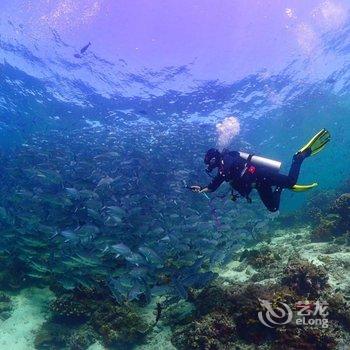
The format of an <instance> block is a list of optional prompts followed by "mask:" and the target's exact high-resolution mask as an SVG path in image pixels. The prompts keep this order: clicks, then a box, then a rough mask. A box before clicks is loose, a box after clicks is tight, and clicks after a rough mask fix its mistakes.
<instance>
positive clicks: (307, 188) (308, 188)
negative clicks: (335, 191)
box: [291, 182, 318, 192]
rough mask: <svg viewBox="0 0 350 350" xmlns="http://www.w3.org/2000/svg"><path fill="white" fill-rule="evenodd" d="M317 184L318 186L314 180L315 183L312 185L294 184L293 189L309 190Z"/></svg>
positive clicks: (296, 190)
mask: <svg viewBox="0 0 350 350" xmlns="http://www.w3.org/2000/svg"><path fill="white" fill-rule="evenodd" d="M316 186H318V183H317V182H314V183H313V184H310V185H294V186H293V187H292V188H291V190H292V191H294V192H305V191H308V190H311V189H312V188H315V187H316Z"/></svg>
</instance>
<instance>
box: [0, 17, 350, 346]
mask: <svg viewBox="0 0 350 350" xmlns="http://www.w3.org/2000/svg"><path fill="white" fill-rule="evenodd" d="M1 27H2V28H3V29H4V31H5V30H6V33H7V36H6V35H4V36H2V37H0V55H1V61H0V62H1V63H0V64H1V71H0V90H1V95H0V134H1V138H0V145H1V189H0V222H1V226H0V230H1V235H0V287H1V289H2V290H4V291H5V292H8V293H20V291H22V290H26V289H27V288H33V287H35V288H36V287H38V288H43V289H44V290H47V288H49V289H50V290H51V291H52V293H53V294H54V295H55V297H57V300H56V301H54V302H53V304H51V306H50V307H49V306H47V310H46V313H47V315H51V313H54V314H55V313H56V314H55V317H56V318H54V319H53V320H51V321H50V322H51V324H49V325H48V326H47V328H48V329H49V330H47V329H46V330H45V331H46V332H47V333H48V334H50V337H51V338H50V337H48V336H47V338H50V340H45V339H46V338H45V337H44V336H43V335H42V333H39V335H41V336H42V338H45V339H44V340H42V339H41V338H40V337H38V336H37V337H36V343H35V344H36V345H35V346H36V348H39V349H42V348H46V349H53V348H55V349H56V348H58V349H66V348H69V349H80V348H88V346H89V345H90V344H92V343H94V342H95V341H97V340H98V341H100V343H102V344H105V346H106V347H107V348H109V346H111V347H112V348H113V347H115V348H118V349H120V348H131V347H132V346H134V345H135V344H140V343H141V344H143V343H145V337H146V338H147V336H148V335H147V334H148V333H147V332H150V328H152V327H155V326H154V325H153V321H152V322H148V324H144V322H145V321H144V320H140V319H138V318H137V315H138V313H141V314H142V312H146V311H145V310H148V311H147V312H149V310H151V312H150V314H151V316H150V317H151V318H153V317H154V318H157V317H158V316H159V317H162V318H163V317H168V319H167V321H166V322H165V321H164V324H165V325H163V326H160V330H162V327H165V326H167V327H168V326H169V324H170V328H171V327H173V328H172V331H173V332H175V330H174V329H175V328H174V327H175V326H178V324H176V322H175V321H174V323H175V326H174V325H172V323H171V317H173V316H169V314H170V315H172V314H171V307H172V306H173V305H179V304H180V306H179V309H180V310H182V309H181V303H183V302H184V300H185V303H188V304H186V305H185V307H184V309H185V311H186V310H187V311H186V312H188V313H189V314H191V312H190V311H188V310H192V308H194V306H193V305H190V303H191V302H193V300H194V299H195V295H197V294H196V293H200V291H201V290H203V288H205V287H206V286H207V285H209V284H210V283H215V281H216V279H217V278H218V276H219V275H220V271H221V270H224V269H225V268H226V266H229V264H230V262H232V260H234V259H236V260H237V254H238V253H237V252H241V251H242V249H245V248H247V247H250V248H254V247H255V246H256V245H258V244H259V243H261V242H269V239H271V237H270V238H269V239H267V238H266V233H267V232H268V233H270V234H271V235H272V233H273V232H274V230H277V229H279V230H282V231H284V232H285V234H286V235H287V234H288V233H287V232H288V230H292V229H295V227H292V226H290V227H289V226H288V224H287V223H286V222H288V221H281V222H278V218H277V220H276V219H275V217H271V215H270V214H269V213H268V211H267V210H266V209H265V208H264V207H263V205H262V204H261V203H260V200H259V198H258V196H257V194H254V195H253V203H252V204H249V203H247V202H246V201H245V200H244V199H239V200H238V201H237V202H232V201H230V200H229V198H228V197H229V194H228V192H229V190H230V189H229V186H228V185H227V184H225V185H223V186H222V187H221V189H220V190H219V191H218V192H216V193H215V194H211V195H210V197H208V198H206V197H205V196H202V195H195V194H193V193H191V192H190V191H188V190H187V189H186V188H185V186H184V184H197V183H199V184H201V185H205V184H207V183H208V182H209V181H210V178H209V177H208V176H207V175H206V174H205V172H204V164H203V157H204V154H205V152H206V150H207V149H209V148H211V147H214V146H215V145H216V142H217V132H216V127H215V125H216V123H218V122H222V121H223V120H224V119H225V118H226V117H229V116H235V117H236V118H237V119H238V121H239V123H240V130H241V131H240V133H239V135H238V136H237V137H235V138H234V139H233V140H232V142H231V143H230V145H229V147H230V149H232V150H241V151H246V152H252V153H255V154H258V155H262V156H266V157H268V158H272V159H276V160H280V161H282V162H283V168H282V171H284V172H288V168H289V165H290V162H291V158H292V155H293V154H294V153H295V152H296V151H297V150H298V149H299V148H300V147H301V146H302V145H303V144H304V143H305V142H306V141H307V140H308V139H309V138H310V137H312V136H313V135H314V134H315V133H316V132H317V131H319V130H320V129H321V128H326V129H328V130H329V131H330V133H331V135H332V140H331V143H330V144H329V145H327V148H326V149H325V150H324V151H323V152H322V153H320V154H319V155H317V156H316V157H312V158H310V159H307V160H306V161H305V163H304V164H303V166H302V172H301V176H300V178H299V183H302V184H305V183H306V184H307V183H311V182H314V181H317V182H318V183H319V186H318V188H317V189H316V190H314V191H312V192H308V193H301V194H300V193H293V192H289V191H284V193H283V194H282V203H281V208H280V215H282V216H283V217H286V216H288V215H291V216H294V217H295V216H296V217H298V216H299V215H300V213H301V212H302V211H304V210H305V206H306V205H307V204H308V201H309V198H310V196H311V197H312V196H315V193H325V192H330V191H337V190H339V188H341V187H342V186H344V185H345V184H346V183H347V181H349V172H348V169H349V166H350V159H349V151H348V150H349V147H350V138H349V131H348V130H349V127H350V122H349V116H348V115H349V112H350V105H349V103H348V100H349V93H348V91H349V90H348V88H349V79H348V65H349V63H348V42H349V39H348V34H349V26H348V25H344V26H343V27H341V28H340V29H338V30H337V31H336V32H332V31H330V32H328V33H325V34H323V36H322V46H320V47H319V48H318V49H317V50H316V52H314V54H312V55H311V54H310V55H309V56H307V57H303V58H298V57H296V58H295V59H294V60H293V61H291V62H289V63H288V64H287V65H286V67H285V68H284V69H283V70H281V71H279V72H276V73H270V72H269V71H267V70H261V71H257V72H254V73H252V74H251V75H248V76H246V77H245V78H242V79H240V80H237V81H235V82H231V83H224V82H220V81H201V82H198V81H195V82H193V81H191V79H190V78H191V77H190V75H191V73H190V65H188V66H182V67H176V66H174V67H167V68H164V69H163V70H161V71H151V70H146V69H145V70H144V71H143V72H142V73H140V72H139V73H132V72H131V71H128V70H127V67H126V65H125V64H124V63H123V62H122V61H121V60H119V61H118V62H117V63H115V62H114V63H112V62H109V61H106V60H105V59H103V58H102V57H99V56H98V55H96V54H94V53H93V51H89V52H88V53H87V54H86V56H83V57H82V58H81V59H77V58H76V57H74V55H73V53H74V52H76V51H77V50H76V48H73V47H71V46H70V45H69V44H67V43H65V42H63V41H62V40H61V38H60V36H59V35H58V34H57V33H55V32H53V33H52V37H51V41H50V50H49V52H48V53H47V56H45V55H43V54H42V52H40V50H37V49H36V47H35V41H34V43H33V42H32V43H30V44H28V45H26V44H25V43H24V42H22V41H21V38H22V39H23V38H25V33H23V29H22V28H21V27H20V26H19V25H18V24H11V23H9V22H7V21H2V22H1ZM14 33H17V34H18V33H19V34H18V35H19V37H18V38H16V40H13V38H14V37H15V34H14ZM11 34H12V35H13V36H12V37H11ZM174 81H176V83H174ZM274 219H275V220H274ZM303 220H306V221H301V220H300V222H299V224H300V225H302V224H303V225H305V226H309V225H311V222H312V218H310V221H308V217H307V216H306V219H305V217H304V218H303ZM297 221H298V220H297ZM276 222H277V223H276ZM240 249H241V250H240ZM259 249H260V248H259ZM220 269H221V270H220ZM258 275H259V272H258ZM45 288H46V289H45ZM48 298H49V297H48ZM52 298H54V297H52V295H50V300H51V299H52ZM203 298H204V297H203ZM159 300H161V310H160V309H157V306H156V303H157V302H159ZM87 303H88V304H89V306H87V305H86V304H87ZM103 303H105V304H106V305H104V304H103ZM102 304H103V305H102ZM125 305H126V306H125ZM194 305H196V306H197V308H199V307H198V300H197V304H196V303H194ZM134 308H136V311H135V310H134ZM71 309H73V310H74V311H72V313H73V316H72V313H69V312H71ZM140 310H143V311H140ZM153 310H155V314H153V313H152V312H153ZM157 310H160V311H159V314H158V316H157V312H158V311H157ZM162 310H167V312H168V314H167V315H168V316H162V315H161V311H162ZM169 310H170V311H169ZM185 311H184V314H185V316H181V317H183V318H184V319H186V320H187V318H186V317H187V316H188V315H187V313H186V312H185ZM164 312H165V311H164ZM44 313H45V312H44ZM179 313H181V312H180V311H179ZM116 314H118V315H119V319H118V320H117V321H115V320H113V321H111V317H113V315H116ZM111 315H112V316H111ZM177 316H178V315H177ZM174 317H175V316H174ZM178 317H180V316H178ZM191 317H192V318H194V316H193V315H192V316H191ZM191 317H190V316H188V320H190V319H191ZM148 320H149V319H148ZM188 320H187V321H188ZM113 322H115V323H113ZM156 322H158V320H156ZM160 322H163V321H162V320H161V321H160ZM181 322H182V321H181ZM181 322H180V323H181ZM146 323H147V322H146ZM106 325H108V327H111V328H112V329H113V327H114V328H115V329H117V331H116V332H117V333H118V332H120V334H119V333H118V336H116V335H115V334H114V333H113V334H114V335H111V334H110V332H108V331H106V329H105V328H104V326H106ZM50 327H51V330H50ZM55 327H56V328H57V329H59V331H58V333H60V334H61V333H62V334H66V333H67V334H68V333H69V332H68V331H67V328H69V327H72V328H74V327H77V329H82V328H83V327H85V328H84V330H85V333H84V337H83V336H82V335H80V336H81V338H84V339H83V340H82V339H81V338H79V339H80V340H79V341H78V340H77V341H76V342H77V343H79V346H80V347H78V345H75V343H74V342H73V340H72V339H73V336H72V335H70V334H69V336H68V335H67V338H69V337H70V338H69V339H70V343H69V342H68V341H67V339H63V338H62V339H61V338H60V337H59V336H57V337H56V338H55V337H54V336H53V335H52V333H54V332H53V331H52V329H54V328H55ZM79 327H82V328H79ZM106 327H107V326H106ZM74 329H75V328H74ZM89 329H93V331H91V334H92V333H93V334H94V335H93V336H92V335H91V338H89V337H88V336H87V335H86V333H89V332H90V331H89ZM135 329H136V330H135ZM152 330H153V328H152ZM114 331H115V330H114ZM176 331H178V330H176ZM46 335H47V334H46ZM74 336H76V337H78V335H76V334H75V335H74ZM39 338H40V339H39ZM219 338H220V336H218V339H219ZM38 339H39V340H38ZM245 340H246V339H245ZM46 341H47V343H46ZM82 344H83V345H82ZM152 344H153V345H152ZM173 344H175V345H176V344H177V345H176V346H177V347H178V348H180V349H182V348H186V345H183V344H182V345H179V344H178V343H177V342H175V341H173ZM75 346H76V347H75ZM152 346H153V348H156V345H154V343H151V345H150V347H151V348H152ZM181 346H182V347H181ZM187 346H188V345H187ZM231 346H233V345H231ZM188 348H191V347H188ZM192 348H200V349H201V348H203V349H204V347H201V346H200V345H198V346H197V347H192ZM228 348H230V347H228ZM231 348H233V347H231ZM329 348H331V347H329ZM213 349H220V346H218V345H215V346H214V347H213Z"/></svg>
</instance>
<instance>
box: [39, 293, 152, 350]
mask: <svg viewBox="0 0 350 350" xmlns="http://www.w3.org/2000/svg"><path fill="white" fill-rule="evenodd" d="M50 307H51V310H52V317H51V319H50V320H48V321H47V322H46V323H44V325H43V326H42V328H41V330H40V331H39V332H38V334H37V335H36V340H35V344H36V348H37V349H44V348H50V349H56V348H57V349H62V348H65V347H66V348H68V349H72V350H73V349H74V350H80V349H86V348H87V347H88V346H89V345H90V344H92V343H93V342H94V341H95V340H97V339H98V340H100V341H101V342H102V343H104V344H105V345H106V346H108V347H109V346H112V345H117V346H122V347H123V348H127V347H128V346H129V344H134V343H136V342H138V341H140V340H141V339H142V338H143V337H144V336H145V335H146V333H147V332H148V330H149V325H148V324H147V323H146V322H145V321H144V319H143V318H142V317H141V316H140V312H139V310H138V308H137V307H136V306H132V305H117V304H116V303H115V301H114V300H113V299H112V298H111V297H110V295H109V293H108V292H107V291H106V290H103V289H99V290H97V289H94V290H91V289H75V290H74V291H73V292H72V293H70V294H67V293H65V294H61V295H59V296H58V297H57V298H56V300H54V301H53V302H52V303H51V305H50ZM57 330H59V331H57ZM58 333H59V334H58Z"/></svg>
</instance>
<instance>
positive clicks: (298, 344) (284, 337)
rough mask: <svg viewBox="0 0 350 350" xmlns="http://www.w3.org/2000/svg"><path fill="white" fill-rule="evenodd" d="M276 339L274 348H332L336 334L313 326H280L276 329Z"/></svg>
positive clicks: (297, 349) (291, 349) (301, 349)
mask: <svg viewBox="0 0 350 350" xmlns="http://www.w3.org/2000/svg"><path fill="white" fill-rule="evenodd" d="M277 333H278V339H277V340H276V341H275V342H274V343H273V345H272V349H274V350H334V349H335V348H336V345H337V339H336V335H335V334H334V333H332V332H329V330H328V329H323V328H315V327H307V326H303V327H293V326H291V327H281V328H278V329H277Z"/></svg>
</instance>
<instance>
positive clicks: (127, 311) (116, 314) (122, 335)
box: [89, 303, 149, 345]
mask: <svg viewBox="0 0 350 350" xmlns="http://www.w3.org/2000/svg"><path fill="white" fill-rule="evenodd" d="M89 324H91V325H92V327H93V328H94V329H95V331H96V332H97V333H98V334H100V335H101V336H102V339H103V342H104V343H105V344H106V345H111V344H116V343H117V344H127V343H132V342H137V341H139V340H141V339H142V338H143V337H144V336H145V334H146V333H147V331H148V329H149V326H148V324H147V323H146V322H145V321H144V320H143V319H142V318H141V317H140V316H139V315H138V314H137V312H136V310H134V309H132V308H131V307H128V306H117V305H114V304H112V303H104V304H102V305H101V307H99V308H98V309H97V310H96V311H95V312H94V313H93V314H92V317H91V319H90V321H89Z"/></svg>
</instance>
